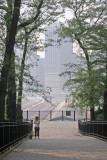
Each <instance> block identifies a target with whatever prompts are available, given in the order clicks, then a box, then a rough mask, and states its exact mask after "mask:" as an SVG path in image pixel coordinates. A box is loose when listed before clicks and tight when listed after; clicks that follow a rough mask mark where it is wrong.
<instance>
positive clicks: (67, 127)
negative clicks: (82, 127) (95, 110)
mask: <svg viewBox="0 0 107 160" xmlns="http://www.w3.org/2000/svg"><path fill="white" fill-rule="evenodd" d="M4 160H107V143H106V142H103V141H100V140H98V139H95V138H91V137H87V136H81V135H80V134H79V133H78V129H77V122H42V123H41V128H40V139H34V138H33V139H32V140H30V139H29V140H27V141H25V142H24V143H22V144H21V145H20V146H19V147H17V148H16V149H14V150H13V151H12V152H11V153H9V154H8V155H7V156H6V157H5V158H4Z"/></svg>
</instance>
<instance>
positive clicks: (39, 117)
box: [39, 111, 40, 120]
mask: <svg viewBox="0 0 107 160" xmlns="http://www.w3.org/2000/svg"><path fill="white" fill-rule="evenodd" d="M39 120H40V111H39Z"/></svg>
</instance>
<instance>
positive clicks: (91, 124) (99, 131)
mask: <svg viewBox="0 0 107 160" xmlns="http://www.w3.org/2000/svg"><path fill="white" fill-rule="evenodd" d="M78 129H79V132H80V133H81V134H84V135H88V136H95V137H98V138H101V139H103V140H107V121H82V120H79V121H78Z"/></svg>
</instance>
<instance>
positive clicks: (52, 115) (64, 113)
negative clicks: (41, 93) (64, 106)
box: [23, 110, 89, 121]
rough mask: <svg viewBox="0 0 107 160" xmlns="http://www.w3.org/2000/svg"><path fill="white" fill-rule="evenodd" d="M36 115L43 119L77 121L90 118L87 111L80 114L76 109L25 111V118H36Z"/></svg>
mask: <svg viewBox="0 0 107 160" xmlns="http://www.w3.org/2000/svg"><path fill="white" fill-rule="evenodd" d="M35 116H38V117H39V119H40V120H41V121H44V120H46V121H76V120H78V119H81V117H82V118H83V117H84V118H85V119H87V118H88V119H89V116H88V117H87V114H86V112H84V114H83V115H80V114H79V113H77V112H76V111H71V110H44V111H43V110H41V111H33V110H32V111H23V118H24V120H28V119H32V120H34V119H35Z"/></svg>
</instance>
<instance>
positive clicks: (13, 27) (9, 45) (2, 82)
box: [0, 0, 21, 120]
mask: <svg viewBox="0 0 107 160" xmlns="http://www.w3.org/2000/svg"><path fill="white" fill-rule="evenodd" d="M7 2H9V1H7ZM20 5H21V0H15V2H14V9H13V14H12V19H11V21H10V23H11V24H10V29H9V33H7V38H6V49H5V54H4V60H3V67H2V70H1V79H0V120H4V110H5V97H6V91H7V77H8V73H9V68H10V64H11V55H12V53H13V49H14V44H15V36H16V32H17V24H18V20H19V15H20ZM0 8H2V6H1V7H0ZM3 10H5V11H7V12H9V11H10V10H9V11H8V8H7V7H3ZM7 31H8V30H7Z"/></svg>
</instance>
